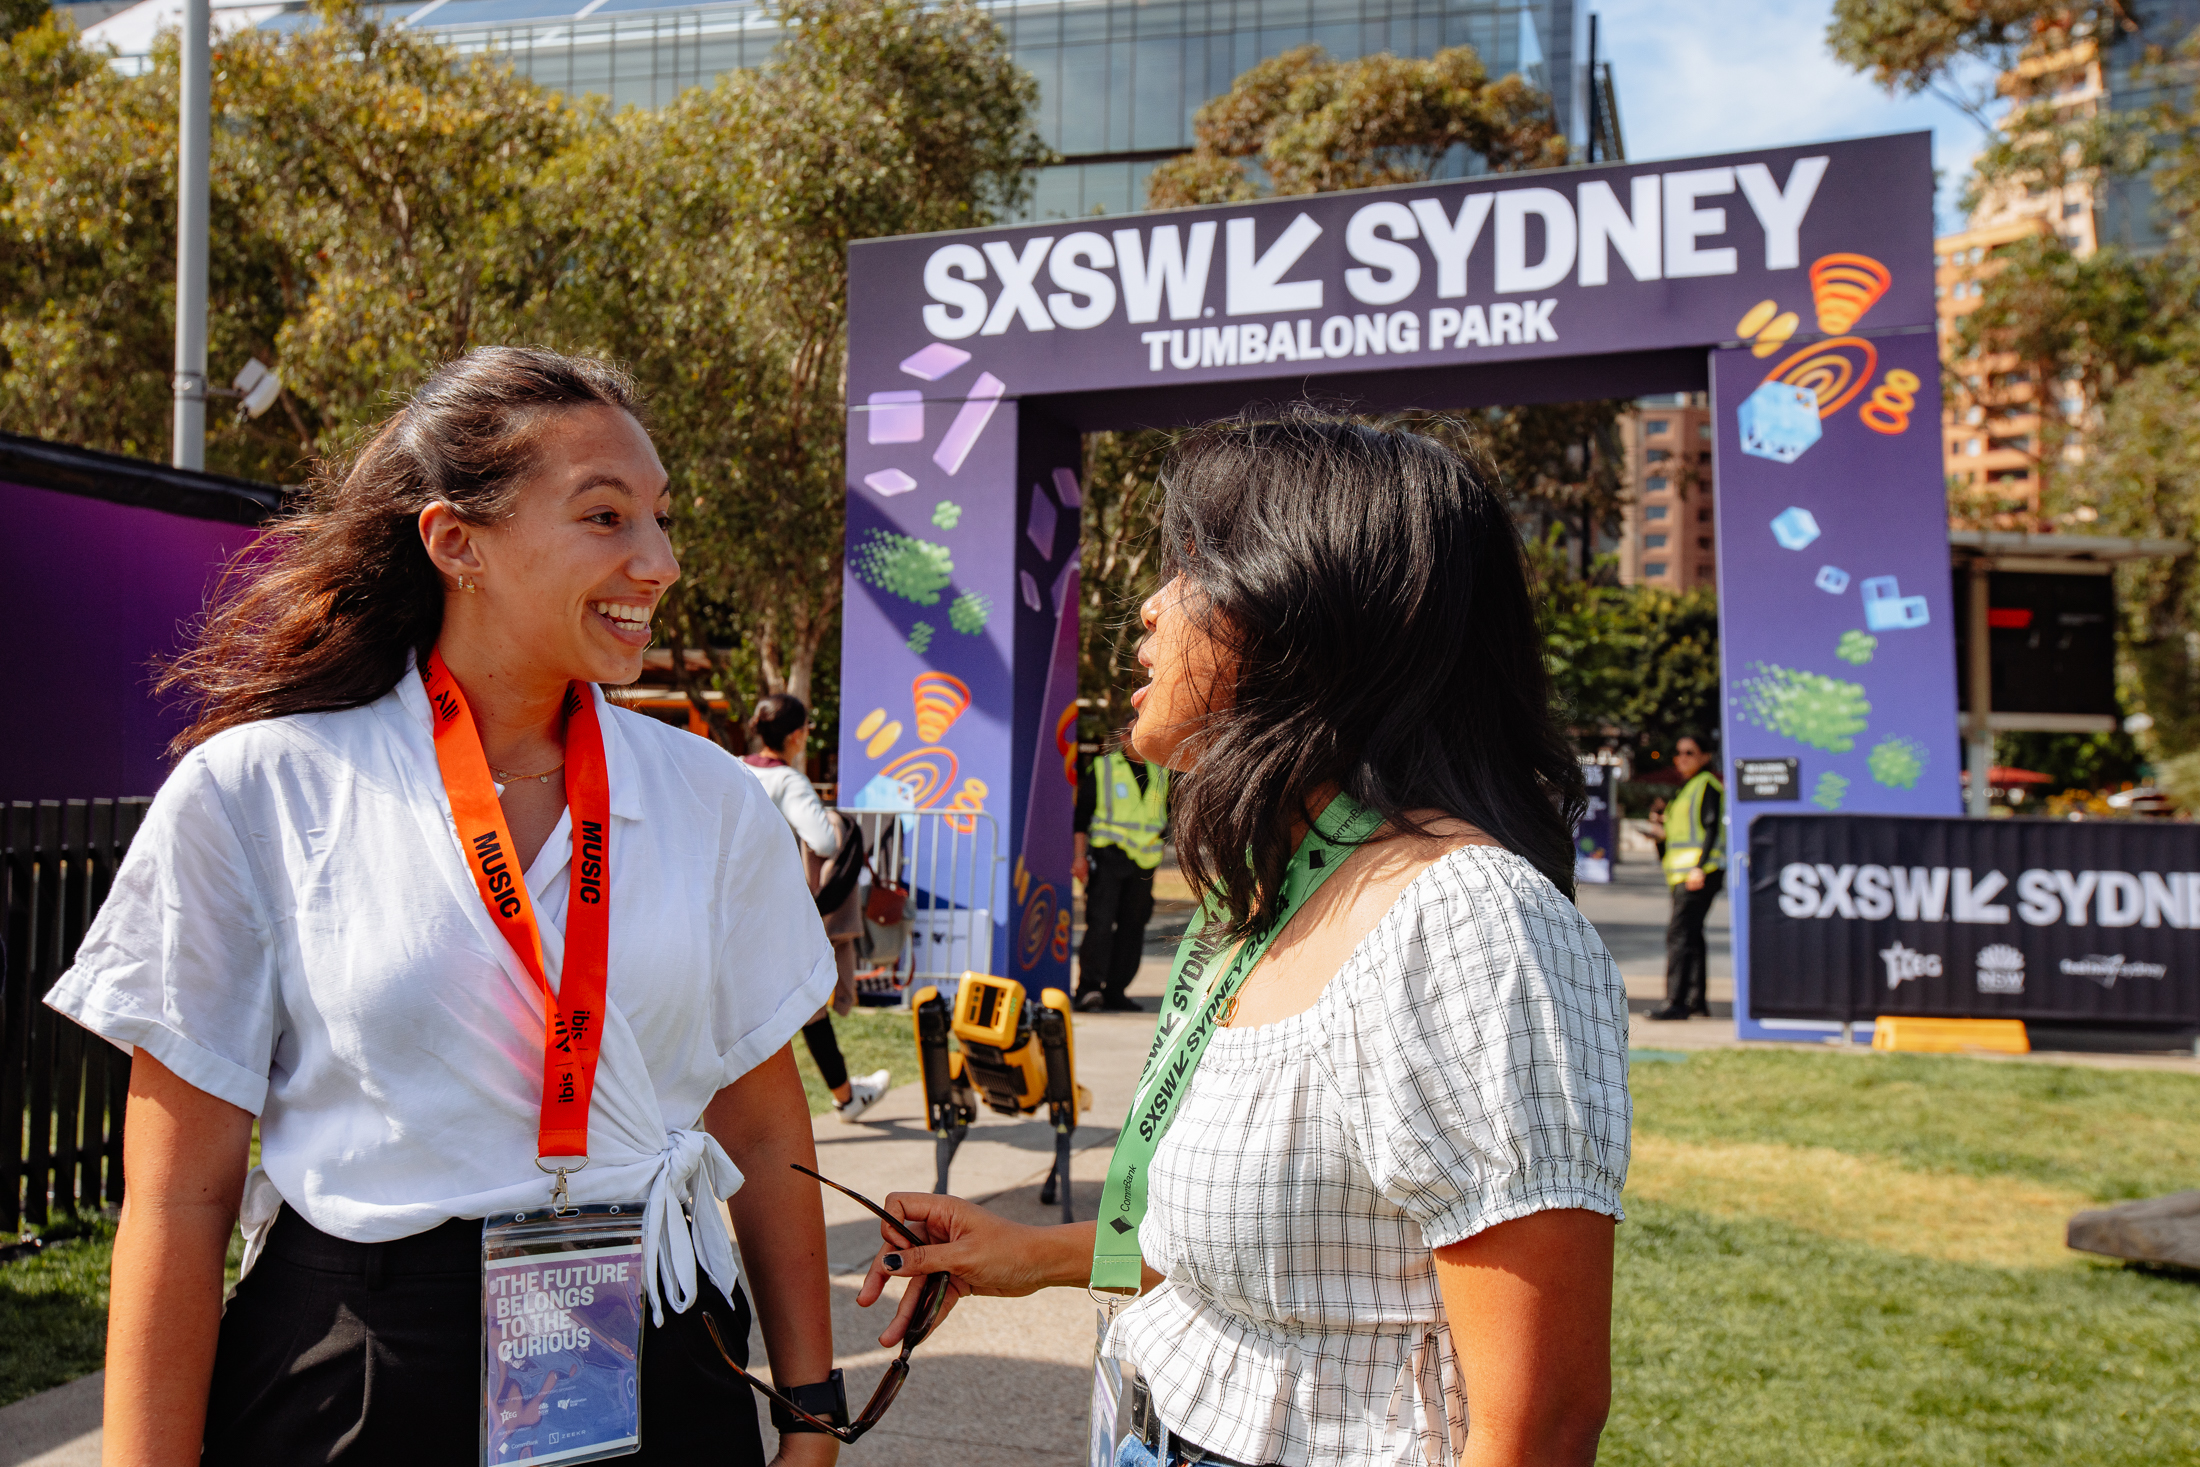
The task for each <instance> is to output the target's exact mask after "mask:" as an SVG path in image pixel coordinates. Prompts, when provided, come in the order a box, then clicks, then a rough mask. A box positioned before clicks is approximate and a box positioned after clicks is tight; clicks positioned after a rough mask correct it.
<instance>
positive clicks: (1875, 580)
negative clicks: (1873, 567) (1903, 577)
mask: <svg viewBox="0 0 2200 1467" xmlns="http://www.w3.org/2000/svg"><path fill="white" fill-rule="evenodd" d="M1858 589H1859V591H1861V593H1862V594H1863V597H1864V625H1865V626H1867V627H1869V628H1871V629H1872V630H1873V631H1875V632H1900V631H1907V630H1909V629H1910V628H1911V627H1921V626H1924V625H1925V624H1926V623H1928V622H1930V621H1931V620H1932V613H1931V612H1930V611H1928V610H1927V609H1926V606H1925V598H1924V597H1923V596H1905V595H1903V594H1902V587H1901V585H1900V583H1899V582H1898V581H1897V579H1896V578H1895V577H1893V576H1873V577H1871V578H1870V579H1869V580H1867V581H1865V582H1864V583H1863V585H1862V586H1860V587H1859V588H1858Z"/></svg>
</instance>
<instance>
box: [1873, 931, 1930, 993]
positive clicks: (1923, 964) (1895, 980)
mask: <svg viewBox="0 0 2200 1467" xmlns="http://www.w3.org/2000/svg"><path fill="white" fill-rule="evenodd" d="M1879 960H1880V961H1881V962H1883V963H1885V964H1886V965H1887V986H1888V987H1889V988H1900V987H1901V986H1902V985H1903V984H1905V983H1907V982H1909V981H1910V980H1911V979H1913V978H1938V977H1939V976H1940V954H1939V953H1921V952H1919V951H1917V950H1916V949H1915V948H1907V947H1904V946H1903V945H1902V944H1901V943H1900V942H1897V943H1896V944H1895V945H1894V946H1893V947H1883V948H1881V949H1880V950H1879Z"/></svg>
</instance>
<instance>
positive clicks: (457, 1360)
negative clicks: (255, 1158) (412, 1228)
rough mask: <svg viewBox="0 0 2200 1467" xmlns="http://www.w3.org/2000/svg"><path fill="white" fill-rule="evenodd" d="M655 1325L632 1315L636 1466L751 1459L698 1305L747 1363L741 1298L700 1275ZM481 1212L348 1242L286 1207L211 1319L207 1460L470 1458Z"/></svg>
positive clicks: (444, 1462)
mask: <svg viewBox="0 0 2200 1467" xmlns="http://www.w3.org/2000/svg"><path fill="white" fill-rule="evenodd" d="M698 1282H700V1284H701V1285H702V1297H701V1298H700V1299H698V1300H697V1301H696V1303H695V1306H694V1307H693V1308H691V1309H689V1310H688V1312H687V1313H685V1314H673V1313H671V1312H670V1311H669V1310H668V1311H667V1312H666V1314H665V1323H664V1327H663V1328H662V1329H659V1328H657V1327H656V1326H655V1325H653V1324H652V1323H650V1321H649V1315H648V1311H647V1309H646V1308H645V1310H644V1311H643V1316H642V1449H641V1451H640V1452H639V1453H638V1454H635V1455H633V1456H628V1457H621V1458H619V1459H618V1460H619V1461H620V1463H621V1464H622V1467H624V1464H635V1467H664V1464H671V1463H682V1464H687V1463H704V1462H708V1463H717V1464H727V1467H763V1463H764V1442H763V1436H762V1433H761V1432H760V1431H759V1430H758V1428H757V1423H756V1401H755V1397H754V1395H753V1393H752V1392H751V1391H750V1390H749V1388H748V1387H747V1386H746V1385H745V1384H743V1383H742V1381H741V1378H740V1377H739V1376H737V1375H735V1374H734V1373H733V1372H732V1371H730V1370H728V1369H727V1368H726V1363H725V1361H723V1360H721V1359H719V1357H718V1351H717V1349H716V1348H715V1347H714V1346H713V1345H712V1344H711V1342H710V1336H709V1335H708V1334H707V1333H706V1332H705V1331H704V1329H703V1311H704V1310H705V1309H708V1310H710V1311H711V1312H712V1313H713V1314H714V1315H715V1316H716V1317H717V1319H718V1327H719V1329H720V1331H721V1332H722V1333H724V1335H725V1337H726V1344H727V1347H728V1348H730V1349H732V1350H733V1351H734V1358H735V1359H737V1360H739V1361H740V1362H741V1363H742V1365H744V1366H746V1365H747V1364H748V1339H749V1306H748V1300H747V1299H746V1298H745V1297H744V1296H743V1294H742V1292H741V1291H740V1290H739V1289H736V1290H734V1293H733V1298H732V1299H730V1300H729V1299H727V1298H726V1296H725V1295H724V1294H722V1293H720V1292H719V1291H718V1289H717V1288H716V1286H714V1285H713V1284H712V1283H711V1282H710V1280H709V1279H707V1278H704V1279H700V1280H698ZM480 1396H481V1224H480V1223H479V1222H478V1221H465V1220H460V1221H455V1222H448V1223H445V1224H444V1225H443V1226H442V1227H439V1228H435V1229H433V1230H431V1231H429V1232H425V1233H420V1234H417V1235H415V1236H413V1237H410V1238H400V1239H398V1240H397V1241H396V1242H393V1243H347V1242H345V1241H344V1240H342V1239H340V1238H332V1237H330V1236H329V1235H328V1234H326V1233H323V1232H321V1231H319V1230H318V1229H316V1228H315V1227H314V1226H313V1225H312V1224H310V1223H308V1222H307V1221H306V1220H305V1219H304V1218H302V1217H300V1216H299V1215H298V1214H297V1213H295V1212H293V1211H291V1210H290V1209H289V1208H288V1207H285V1208H284V1209H283V1210H282V1214H281V1216H279V1217H278V1218H277V1219H276V1221H275V1230H274V1233H273V1235H272V1236H271V1237H270V1238H269V1240H268V1245H267V1251H266V1252H265V1253H264V1254H263V1255H262V1256H261V1257H260V1259H259V1261H258V1262H257V1263H255V1264H254V1265H253V1267H252V1272H250V1273H248V1274H246V1275H245V1276H244V1278H243V1280H242V1281H241V1282H240V1283H239V1284H238V1285H237V1292H236V1296H235V1297H234V1298H232V1299H231V1300H230V1301H229V1308H228V1310H227V1311H226V1312H225V1313H224V1314H223V1315H222V1324H221V1338H220V1343H219V1344H218V1345H217V1346H216V1348H215V1352H214V1382H213V1387H212V1389H211V1390H210V1391H209V1393H208V1396H207V1405H206V1453H205V1456H204V1457H203V1458H202V1459H201V1460H202V1462H203V1463H204V1464H205V1467H273V1464H282V1467H294V1464H303V1463H322V1462H343V1463H376V1464H388V1463H402V1464H403V1467H478V1463H479V1462H480V1459H481V1448H480V1444H479V1437H480V1431H481V1420H480V1416H481V1406H480Z"/></svg>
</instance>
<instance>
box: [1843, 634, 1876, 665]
mask: <svg viewBox="0 0 2200 1467" xmlns="http://www.w3.org/2000/svg"><path fill="white" fill-rule="evenodd" d="M1878 650H1879V639H1878V638H1877V637H1875V636H1873V635H1872V634H1871V633H1870V632H1843V633H1842V634H1841V644H1840V645H1839V646H1837V647H1835V648H1834V649H1833V655H1834V656H1836V657H1838V658H1840V659H1841V660H1842V661H1843V662H1853V663H1855V664H1856V665H1857V666H1858V667H1862V666H1863V665H1864V664H1865V663H1867V662H1869V661H1871V660H1872V653H1874V652H1876V651H1878Z"/></svg>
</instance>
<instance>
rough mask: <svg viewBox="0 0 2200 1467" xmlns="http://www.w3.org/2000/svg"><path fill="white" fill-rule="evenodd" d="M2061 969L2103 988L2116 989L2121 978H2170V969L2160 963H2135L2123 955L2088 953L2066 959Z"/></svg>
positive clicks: (2067, 973)
mask: <svg viewBox="0 0 2200 1467" xmlns="http://www.w3.org/2000/svg"><path fill="white" fill-rule="evenodd" d="M2061 967H2062V971H2063V972H2064V973H2065V974H2066V975H2068V976H2069V977H2072V978H2090V979H2092V980H2093V981H2094V982H2095V983H2098V984H2100V985H2101V987H2103V988H2114V987H2115V986H2116V980H2117V979H2119V978H2156V979H2159V978H2166V977H2168V976H2169V969H2168V968H2167V967H2165V966H2163V965H2162V964H2160V963H2139V962H2133V961H2132V960H2131V959H2130V958H2127V957H2125V956H2124V955H2123V954H2122V953H2116V954H2113V955H2109V954H2102V953H2087V954H2086V955H2085V956H2084V957H2082V958H2064V959H2063V960H2062V964H2061Z"/></svg>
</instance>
